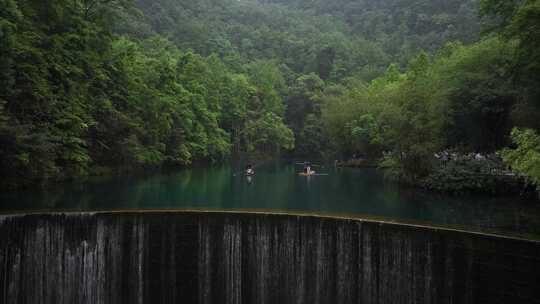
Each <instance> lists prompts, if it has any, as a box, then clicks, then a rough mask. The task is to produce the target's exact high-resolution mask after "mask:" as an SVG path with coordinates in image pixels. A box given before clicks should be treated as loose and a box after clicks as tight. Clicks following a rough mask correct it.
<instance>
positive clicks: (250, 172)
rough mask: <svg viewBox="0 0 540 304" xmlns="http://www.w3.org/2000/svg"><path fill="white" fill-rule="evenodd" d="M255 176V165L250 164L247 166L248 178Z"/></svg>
mask: <svg viewBox="0 0 540 304" xmlns="http://www.w3.org/2000/svg"><path fill="white" fill-rule="evenodd" d="M253 175H255V170H253V165H251V164H248V165H247V166H246V176H253Z"/></svg>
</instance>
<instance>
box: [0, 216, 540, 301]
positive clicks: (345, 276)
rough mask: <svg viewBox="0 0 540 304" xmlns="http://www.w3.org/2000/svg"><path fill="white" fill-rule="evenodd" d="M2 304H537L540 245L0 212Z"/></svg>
mask: <svg viewBox="0 0 540 304" xmlns="http://www.w3.org/2000/svg"><path fill="white" fill-rule="evenodd" d="M0 240H1V242H0V303H6V304H8V303H43V304H45V303H46V304H49V303H50V304H63V303H66V304H67V303H69V304H72V303H201V304H202V303H204V304H206V303H227V304H228V303H231V304H240V303H250V304H251V303H280V304H283V303H306V304H308V303H309V304H312V303H378V304H383V303H540V243H539V242H538V241H532V240H525V239H519V238H509V237H502V236H495V235H489V234H481V233H472V232H464V231H459V230H450V229H441V228H436V227H428V226H419V225H410V224H400V223H392V222H383V221H376V220H366V219H361V218H337V217H318V216H313V215H301V214H264V213H237V212H217V211H216V212H203V211H145V212H137V211H125V212H93V213H84V212H83V213H78V212H72V213H44V214H39V213H35V214H7V215H1V216H0Z"/></svg>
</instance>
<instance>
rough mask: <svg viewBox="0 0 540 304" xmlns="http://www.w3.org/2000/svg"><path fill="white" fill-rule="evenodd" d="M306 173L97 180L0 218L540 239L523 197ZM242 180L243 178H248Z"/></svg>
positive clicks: (14, 203)
mask: <svg viewBox="0 0 540 304" xmlns="http://www.w3.org/2000/svg"><path fill="white" fill-rule="evenodd" d="M316 169H317V171H318V173H323V174H328V175H319V176H312V177H301V176H298V175H297V174H296V173H297V172H298V171H300V170H301V166H297V165H294V164H291V163H288V164H287V163H283V162H276V163H271V164H266V165H264V166H259V167H257V168H256V175H255V176H254V177H253V178H247V177H245V176H243V174H238V172H239V171H238V168H234V167H232V166H219V167H208V168H195V169H188V170H181V171H178V172H172V173H167V174H158V175H152V176H146V177H130V178H108V179H92V180H89V181H86V182H83V183H70V184H62V185H57V186H54V187H52V188H49V189H47V190H46V191H44V190H32V191H28V190H27V191H21V192H4V193H1V194H0V212H4V213H7V212H14V211H17V212H18V211H70V210H72V211H75V210H76V211H81V210H82V211H94V210H126V209H129V210H133V209H137V210H139V209H207V210H257V211H261V210H263V211H279V212H287V211H289V212H310V213H317V214H324V215H336V214H339V215H350V216H360V217H375V218H382V219H388V220H396V221H406V222H414V223H420V224H433V225H441V226H449V227H453V228H460V229H470V230H482V231H488V232H495V233H500V234H508V235H520V236H526V237H533V238H537V236H540V204H539V203H537V202H535V201H526V200H522V199H520V198H518V197H498V198H489V197H479V196H475V197H470V196H469V197H451V196H445V195H438V194H433V193H428V192H426V191H420V190H417V189H405V188H403V187H399V186H397V185H395V184H393V183H389V182H385V181H384V179H383V177H382V175H381V174H380V173H379V172H377V171H376V170H374V169H335V168H333V167H328V168H323V167H316ZM240 172H241V171H240Z"/></svg>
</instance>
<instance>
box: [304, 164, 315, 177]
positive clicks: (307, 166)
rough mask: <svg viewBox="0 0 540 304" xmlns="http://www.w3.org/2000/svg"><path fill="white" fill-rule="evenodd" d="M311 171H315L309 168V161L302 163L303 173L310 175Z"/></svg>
mask: <svg viewBox="0 0 540 304" xmlns="http://www.w3.org/2000/svg"><path fill="white" fill-rule="evenodd" d="M313 173H315V171H312V170H311V163H310V162H305V163H304V174H307V175H311V174H313Z"/></svg>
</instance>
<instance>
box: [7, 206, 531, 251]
mask: <svg viewBox="0 0 540 304" xmlns="http://www.w3.org/2000/svg"><path fill="white" fill-rule="evenodd" d="M160 213H161V214H229V215H235V214H236V215H260V216H262V215H267V216H284V217H302V218H320V219H327V220H345V221H356V222H367V223H375V224H381V225H383V224H386V225H393V226H403V227H410V228H421V229H429V230H432V231H433V230H434V231H439V230H440V231H446V232H457V233H465V234H470V235H478V236H483V237H495V238H502V239H508V240H517V241H527V242H533V243H538V244H540V236H536V235H531V237H530V238H527V237H524V236H516V235H512V234H511V233H508V234H504V233H500V232H493V231H480V230H474V229H470V230H468V229H467V228H464V227H456V226H454V227H452V226H451V225H449V226H442V225H431V224H428V223H419V222H417V221H416V222H415V221H410V220H409V221H408V220H391V219H388V218H384V217H377V216H372V215H362V214H357V215H356V214H340V213H319V212H305V211H281V210H264V209H234V210H220V209H212V210H209V209H197V208H172V209H167V208H161V209H124V210H54V211H51V210H30V211H21V210H13V211H5V212H0V222H1V221H2V220H3V219H4V218H6V217H16V216H27V215H140V214H160Z"/></svg>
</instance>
